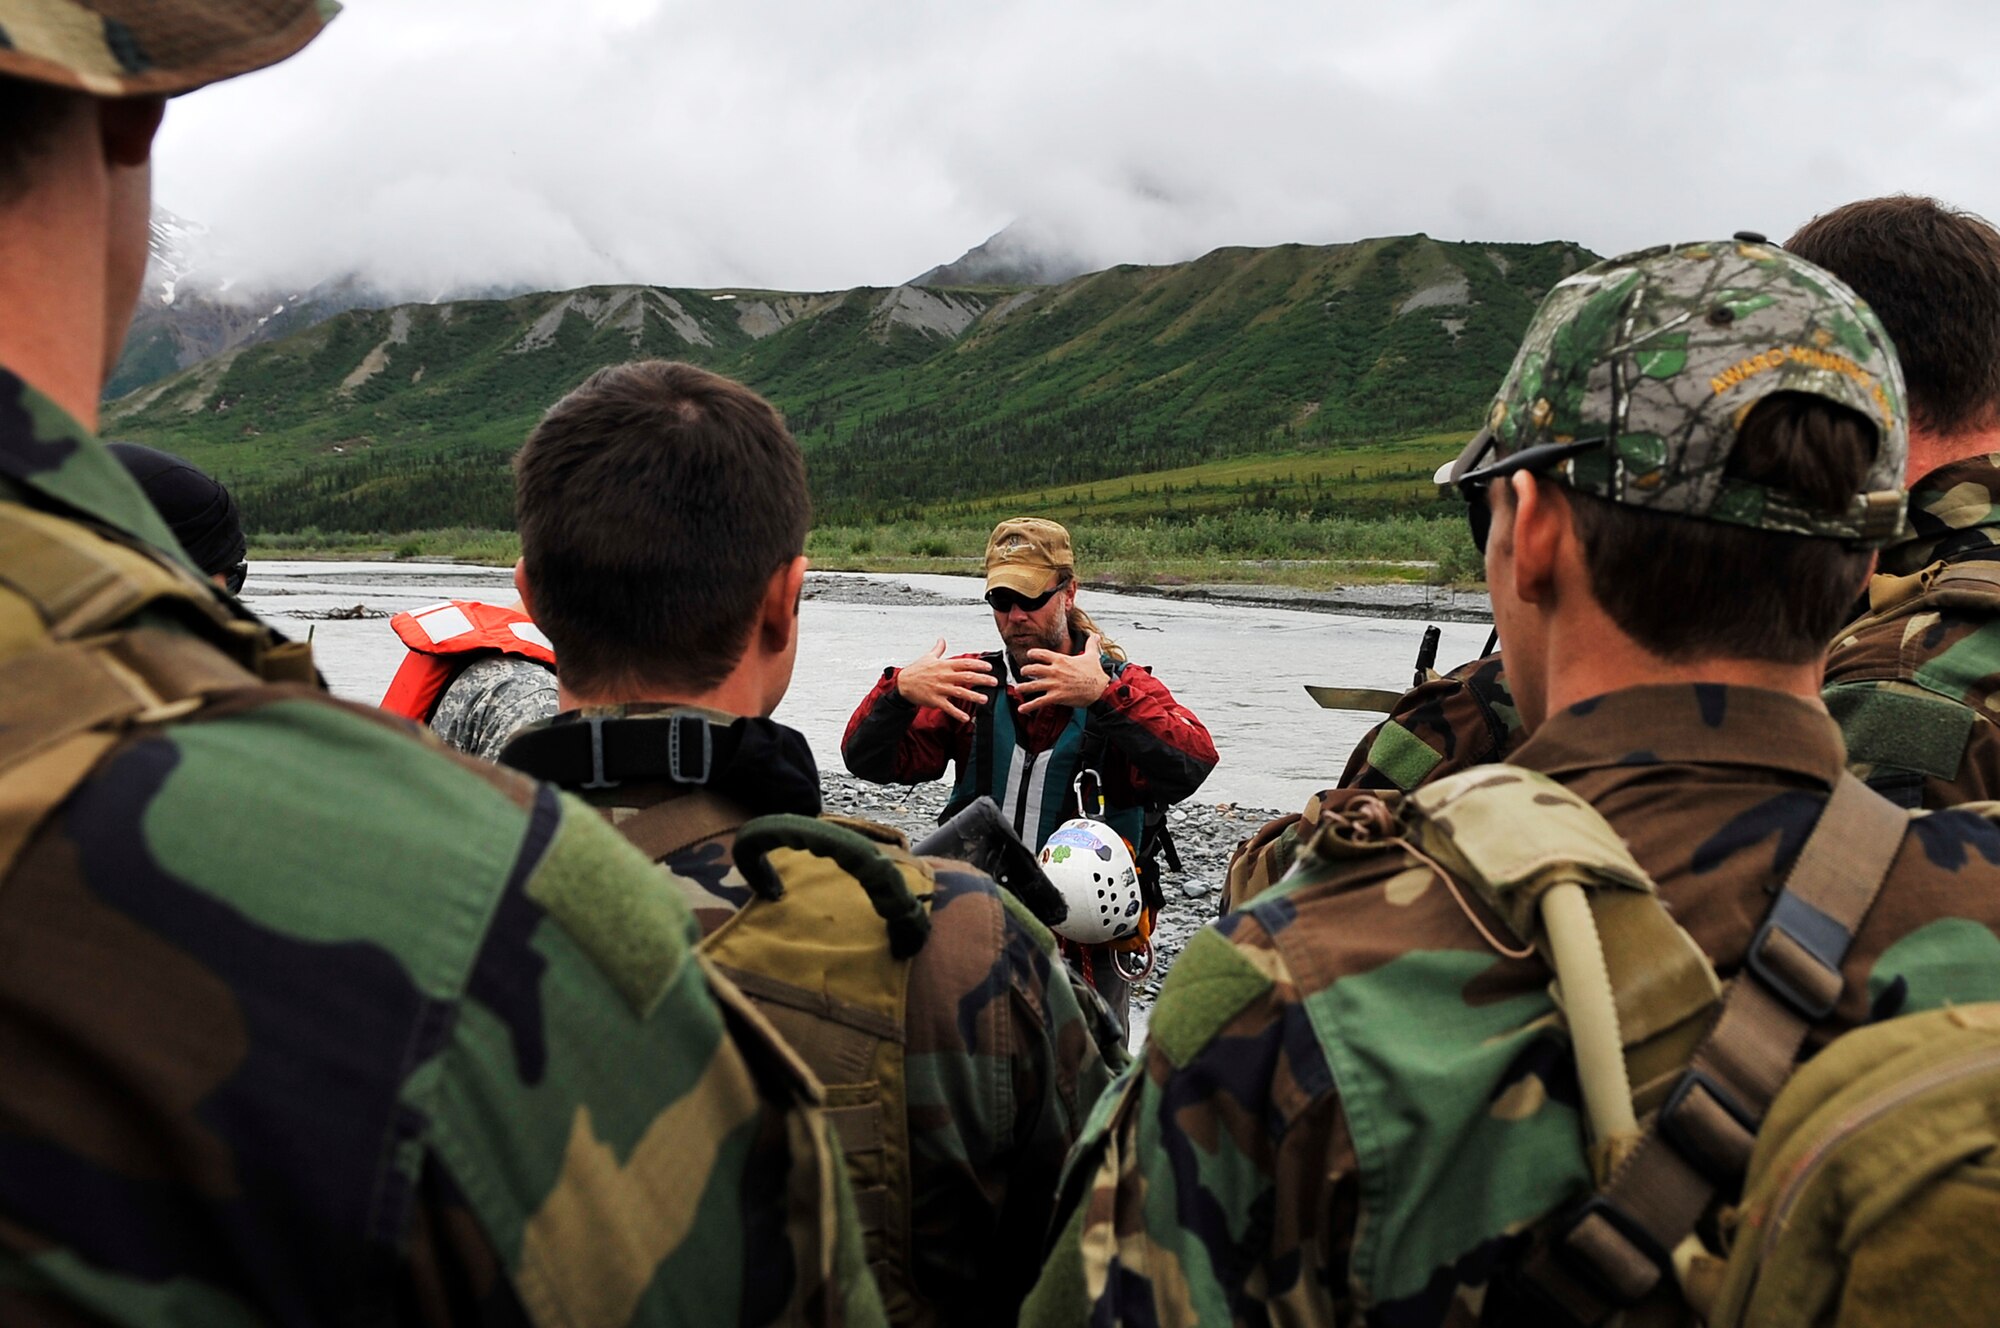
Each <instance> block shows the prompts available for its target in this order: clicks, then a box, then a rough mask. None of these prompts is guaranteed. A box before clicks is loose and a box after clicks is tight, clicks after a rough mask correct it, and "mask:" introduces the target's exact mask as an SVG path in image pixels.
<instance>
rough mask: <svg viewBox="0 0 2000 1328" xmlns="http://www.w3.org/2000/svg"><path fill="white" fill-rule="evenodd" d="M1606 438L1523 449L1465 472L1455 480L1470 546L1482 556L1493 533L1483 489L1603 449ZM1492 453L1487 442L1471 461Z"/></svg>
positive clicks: (1545, 444) (1489, 441) (1489, 509)
mask: <svg viewBox="0 0 2000 1328" xmlns="http://www.w3.org/2000/svg"><path fill="white" fill-rule="evenodd" d="M1610 441H1611V440H1610V439H1609V438H1581V439H1578V440H1577V441H1576V442H1573V443H1543V444H1542V445H1541V446H1539V447H1524V448H1522V449H1521V450H1520V451H1518V452H1516V453H1514V455H1512V456H1510V457H1502V458H1501V459H1500V460H1498V461H1496V462H1494V463H1493V464H1492V465H1490V466H1480V467H1476V468H1475V469H1472V470H1468V471H1466V472H1465V474H1463V475H1461V476H1459V477H1458V492H1459V496H1460V497H1462V498H1464V499H1465V521H1466V524H1467V525H1469V526H1471V527H1472V547H1473V548H1475V549H1477V550H1479V552H1480V553H1481V554H1482V555H1483V554H1485V552H1486V537H1487V536H1488V535H1489V534H1491V533H1492V531H1493V509H1492V508H1491V507H1489V506H1487V504H1486V486H1487V485H1489V484H1491V483H1492V482H1493V481H1494V480H1498V479H1505V478H1506V477H1507V476H1509V475H1513V474H1516V473H1518V472H1521V471H1529V472H1534V471H1540V470H1547V469H1548V468H1549V467H1550V466H1554V465H1557V464H1559V463H1561V462H1564V461H1567V460H1569V459H1570V458H1571V457H1573V456H1581V455H1582V454H1583V453H1585V452H1588V451H1590V450H1591V449H1592V448H1594V447H1602V446H1604V445H1605V444H1606V443H1608V442H1610ZM1492 450H1493V439H1492V438H1488V439H1487V440H1486V446H1485V447H1484V448H1482V449H1481V450H1480V451H1479V453H1478V455H1477V456H1474V457H1473V460H1474V461H1475V462H1477V461H1478V460H1479V459H1480V457H1483V456H1485V455H1486V454H1487V453H1488V452H1490V451H1492Z"/></svg>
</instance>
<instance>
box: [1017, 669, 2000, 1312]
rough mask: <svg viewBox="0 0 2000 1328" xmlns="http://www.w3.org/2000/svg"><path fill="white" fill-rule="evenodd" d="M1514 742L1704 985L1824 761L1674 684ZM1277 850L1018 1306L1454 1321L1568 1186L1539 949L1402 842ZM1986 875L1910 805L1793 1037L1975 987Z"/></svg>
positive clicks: (1965, 831) (1731, 944) (1572, 1175)
mask: <svg viewBox="0 0 2000 1328" xmlns="http://www.w3.org/2000/svg"><path fill="white" fill-rule="evenodd" d="M1514 759H1515V761H1516V762H1517V763H1518V764H1520V765H1522V766H1526V767H1528V768H1530V769H1535V770H1539V771H1542V772H1544V773H1546V774H1548V775H1549V776H1551V777H1552V778H1554V779H1556V780H1557V781H1558V782H1560V783H1562V784H1564V785H1565V786H1567V787H1568V788H1569V789H1571V790H1572V791H1574V792H1576V793H1577V794H1579V795H1581V796H1582V797H1583V798H1584V799H1585V800H1587V801H1588V802H1590V803H1591V804H1592V805H1593V806H1595V807H1596V808H1597V809H1598V810H1599V811H1600V812H1602V813H1603V814H1604V816H1605V817H1606V818H1607V819H1608V820H1609V821H1610V822H1611V824H1612V825H1613V826H1614V827H1615V828H1616V829H1617V830H1618V831H1619V833H1620V834H1621V835H1623V836H1624V837H1625V838H1626V839H1627V840H1628V841H1629V843H1630V845H1631V849H1632V853H1633V855H1634V857H1636V858H1637V860H1638V861H1639V863H1640V864H1642V865H1643V866H1644V867H1645V868H1646V869H1647V870H1648V871H1649V872H1650V873H1651V874H1652V876H1653V877H1654V879H1655V880H1656V881H1657V882H1658V883H1659V886H1660V893H1661V895H1662V897H1663V898H1664V899H1665V901H1666V902H1667V903H1668V905H1669V907H1670V908H1671V909H1672V912H1673V914H1674V916H1675V917H1676V919H1678V920H1679V922H1680V923H1681V924H1682V925H1683V926H1684V927H1685V928H1686V929H1687V930H1688V932H1689V933H1690V934H1691V935H1692V936H1693V937H1694V939H1695V941H1696V942H1697V943H1698V944H1699V945H1700V946H1701V947H1702V949H1703V950H1704V951H1706V953H1707V954H1708V955H1709V957H1710V958H1711V960H1712V961H1713V962H1714V964H1715V966H1716V969H1717V971H1718V973H1719V974H1720V975H1721V976H1722V977H1723V978H1724V979H1727V978H1729V977H1730V976H1731V975H1732V974H1733V973H1734V972H1735V971H1736V970H1737V969H1738V968H1739V967H1740V966H1741V962H1742V956H1743V953H1744V950H1745V947H1746V945H1747V943H1748V942H1749V940H1750V938H1751V936H1752V935H1753V933H1754V932H1755V930H1756V928H1757V926H1758V923H1759V921H1760V919H1761V917H1762V915H1763V913H1764V911H1765V908H1766V905H1767V902H1768V897H1769V896H1768V891H1769V888H1770V885H1771V883H1772V882H1773V881H1774V880H1777V879H1780V878H1781V874H1782V873H1783V872H1785V871H1787V870H1788V869H1789V867H1790V864H1791V861H1792V859H1793V857H1794V855H1796V854H1797V852H1798V850H1799V847H1800V845H1801V843H1802V842H1803V841H1804V839H1805V838H1806V836H1807V835H1808V833H1809V832H1810V831H1811V829H1812V827H1813V825H1814V824H1815V822H1816V821H1817V819H1818V816H1819V812H1820V808H1821V807H1822V805H1823V804H1824V802H1825V800H1826V798H1827V796H1828V792H1829V790H1830V788H1831V786H1832V784H1833V781H1834V780H1835V779H1836V778H1837V777H1838V775H1839V773H1840V770H1841V768H1842V764H1843V760H1844V751H1843V749H1842V746H1841V742H1840V736H1839V733H1838V731H1837V730H1836V729H1835V728H1834V726H1833V725H1832V723H1830V722H1829V721H1828V719H1827V717H1826V716H1825V715H1824V714H1823V713H1822V712H1820V711H1819V710H1818V709H1817V708H1816V707H1813V706H1811V705H1809V704H1807V703H1805V702H1803V701H1800V700H1797V699H1794V698H1791V697H1786V696H1782V695H1779V694H1776V693H1770V692H1758V691H1750V690H1746V689H1735V688H1724V687H1720V686H1690V685H1678V686H1664V687H1647V688H1635V689H1631V690H1629V691H1623V692H1617V693H1613V694H1611V695H1609V696H1605V697H1601V698H1598V699H1597V700H1594V701H1590V702H1585V703H1583V704H1581V705H1578V706H1575V707H1573V708H1571V709H1570V710H1567V711H1565V712H1563V713H1561V714H1558V715H1555V716H1552V717H1551V718H1550V719H1549V721H1548V722H1547V723H1546V724H1545V725H1544V726H1543V727H1542V728H1541V730H1540V731H1539V732H1537V733H1536V734H1535V736H1534V737H1533V738H1532V739H1531V740H1530V741H1528V742H1527V743H1526V744H1525V745H1524V746H1522V747H1521V748H1520V750H1519V751H1518V752H1517V753H1516V754H1515V757H1514ZM1348 796H1349V797H1353V798H1359V797H1365V796H1367V795H1365V794H1363V793H1360V792H1359V791H1356V792H1353V793H1350V794H1349V795H1348ZM1337 799H1338V795H1333V797H1332V798H1330V801H1329V806H1328V811H1329V812H1331V811H1335V810H1338V807H1339V802H1338V800H1337ZM1532 830H1533V827H1531V826H1530V827H1524V833H1531V832H1532ZM1301 862H1302V863H1303V864H1304V866H1303V868H1302V870H1301V871H1300V872H1299V873H1298V874H1295V875H1294V876H1293V877H1290V878H1288V879H1285V880H1283V881H1281V882H1279V883H1278V884H1277V885H1275V886H1272V887H1271V888H1269V889H1267V890H1266V891H1265V892H1264V893H1262V894H1261V895H1258V896H1257V897H1256V898H1254V899H1252V900H1251V901H1249V902H1248V903H1246V904H1244V905H1242V906H1240V907H1239V908H1237V909H1236V910H1235V911H1234V912H1232V913H1230V914H1228V915H1227V916H1225V917H1224V918H1222V919H1221V920H1220V921H1219V922H1217V923H1216V924H1215V925H1214V926H1213V927H1211V928H1210V929H1208V930H1206V931H1204V932H1201V933H1199V934H1197V935H1196V937H1195V938H1194V939H1193V941H1192V942H1190V944H1189V945H1188V947H1187V949H1186V951H1185V952H1184V953H1183V954H1182V956H1181V957H1180V959H1179V960H1178V961H1177V962H1176V963H1175V965H1174V968H1173V970H1172V972H1171V974H1170V975H1169V977H1168V979H1167V983H1166V987H1165V989H1164V990H1163V992H1162V993H1161V996H1160V1000H1159V1004H1158V1006H1157V1007H1156V1009H1155V1012H1154V1016H1153V1023H1152V1030H1151V1039H1150V1042H1149V1044H1148V1047H1147V1049H1146V1052H1145V1053H1144V1059H1143V1060H1142V1061H1141V1062H1140V1063H1139V1064H1137V1065H1135V1066H1134V1067H1133V1068H1132V1070H1130V1071H1128V1072H1127V1073H1126V1075H1125V1076H1123V1077H1122V1078H1121V1079H1120V1081H1119V1082H1118V1083H1116V1084H1114V1085H1113V1087H1112V1089H1111V1091H1110V1093H1108V1094H1107V1095H1106V1097H1105V1099H1104V1101H1103V1102H1101V1103H1100V1104H1099V1107H1098V1109H1097V1111H1096V1112H1095V1113H1093V1116H1092V1119H1091V1125H1090V1128H1089V1130H1088V1131H1087V1133H1086V1135H1085V1138H1084V1141H1083V1142H1082V1143H1081V1144H1080V1145H1079V1146H1078V1150H1077V1152H1076V1154H1075V1156H1074V1159H1073V1162H1072V1166H1071V1169H1070V1171H1069V1173H1068V1175H1067V1176H1066V1178H1065V1184H1064V1203H1065V1210H1064V1213H1063V1219H1064V1221H1065V1222H1066V1223H1067V1225H1066V1227H1065V1229H1064V1230H1063V1232H1062V1235H1061V1237H1060V1238H1059V1241H1058V1245H1057V1249H1056V1252H1055V1255H1054V1257H1053V1259H1052V1261H1051V1263H1050V1266H1049V1269H1048V1271H1047V1272H1046V1274H1045V1275H1044V1278H1043V1281H1042V1283H1041V1284H1040V1285H1039V1286H1038V1287H1037V1288H1036V1291H1035V1294H1034V1296H1033V1297H1032V1298H1031V1299H1030V1302H1029V1306H1028V1313H1027V1315H1026V1316H1025V1320H1024V1321H1025V1322H1028V1323H1033V1324H1049V1323H1083V1322H1086V1321H1087V1322H1090V1323H1093V1324H1098V1325H1108V1324H1147V1325H1153V1324H1192V1323H1197V1322H1199V1323H1203V1324H1221V1323H1232V1322H1233V1323H1239V1324H1253V1323H1254V1324H1263V1323H1269V1322H1286V1323H1311V1324H1334V1323H1354V1322H1369V1323H1378V1324H1392V1325H1403V1326H1407V1328H1431V1326H1433V1325H1454V1326H1457V1325H1469V1324H1472V1323H1475V1322H1477V1320H1478V1317H1479V1315H1480V1313H1481V1310H1482V1306H1483V1303H1484V1298H1485V1294H1486V1287H1487V1283H1488V1279H1489V1277H1490V1276H1491V1275H1492V1273H1493V1270H1494V1269H1495V1267H1496V1266H1497V1265H1499V1264H1500V1263H1501V1262H1502V1261H1504V1260H1505V1259H1506V1258H1507V1256H1508V1255H1509V1253H1510V1252H1512V1251H1514V1250H1516V1249H1518V1248H1519V1247H1520V1246H1521V1245H1522V1244H1523V1243H1524V1241H1525V1240H1526V1239H1527V1238H1528V1233H1529V1232H1530V1231H1531V1229H1532V1228H1533V1226H1534V1224H1535V1223H1536V1222H1537V1220H1538V1219H1540V1218H1542V1217H1544V1216H1545V1215H1547V1214H1549V1213H1551V1212H1552V1211H1553V1210H1555V1209H1557V1208H1558V1207H1559V1206H1561V1205H1563V1204H1564V1203H1566V1202H1567V1201H1569V1200H1571V1199H1574V1198H1577V1197H1579V1196H1581V1194H1583V1193H1584V1192H1585V1190H1586V1189H1587V1186H1588V1183H1589V1172H1588V1168H1587V1163H1586V1160H1585V1155H1584V1146H1583V1135H1582V1123H1581V1118H1580V1114H1579V1113H1580V1108H1579V1105H1578V1090H1577V1086H1576V1081H1575V1067H1574V1063H1573V1060H1572V1057H1571V1053H1570V1050H1569V1047H1568V1042H1567V1038H1566V1036H1565V1034H1564V1031H1563V1026H1562V1024H1561V1021H1560V1019H1559V1017H1558V1015H1557V1012H1556V1009H1555V1007H1554V1005H1553V1003H1552V1002H1551V999H1550V996H1549V991H1548V988H1549V983H1550V979H1551V973H1550V971H1549V970H1548V968H1547V967H1546V966H1545V965H1544V964H1543V963H1542V961H1541V960H1539V959H1538V958H1534V957H1529V958H1526V959H1518V960H1515V959H1507V958H1503V957H1502V956H1500V955H1499V954H1498V953H1496V951H1495V950H1494V949H1492V948H1491V947H1490V946H1489V945H1488V944H1487V943H1486V941H1485V940H1483V939H1482V937H1481V934H1480V931H1479V930H1477V929H1476V928H1475V926H1474V925H1473V923H1472V921H1471V920H1470V915H1469V914H1468V913H1467V912H1466V911H1465V910H1466V909H1467V908H1469V907H1474V908H1476V907H1480V906H1479V905H1477V904H1469V905H1468V904H1461V903H1460V902H1458V900H1457V899H1456V898H1455V897H1454V892H1453V891H1452V890H1449V889H1447V888H1445V887H1444V885H1443V884H1442V883H1441V881H1440V878H1439V877H1438V876H1437V875H1436V874H1435V873H1434V872H1433V871H1432V870H1431V869H1430V868H1429V867H1428V866H1426V865H1425V864H1424V863H1423V862H1421V861H1419V860H1418V859H1417V858H1415V857H1414V856H1413V855H1410V854H1409V853H1407V851H1406V850H1403V849H1401V848H1398V847H1394V846H1385V847H1382V848H1380V849H1376V850H1370V851H1355V852H1351V853H1349V854H1348V855H1347V856H1344V857H1322V856H1320V855H1318V854H1316V853H1315V854H1311V855H1308V856H1302V858H1301ZM1996 892H2000V828H1996V827H1995V826H1994V825H1993V824H1992V823H1991V822H1989V821H1987V820H1985V819H1982V818H1980V817H1978V816H1975V815H1972V814H1970V813H1966V812H1941V813H1936V814H1932V815H1928V816H1924V817H1921V818H1919V819H1916V820H1914V821H1913V822H1912V823H1911V826H1910V830H1909V833H1908V836H1907V838H1906V840H1905V842H1904V846H1903V848H1902V850H1901V852H1900V853H1899V854H1898V856H1897V857H1896V859H1895V862H1894V864H1893V865H1892V867H1891V871H1890V875H1889V878H1888V881H1887V884H1886V885H1885V887H1884V889H1883V891H1882V894H1881V896H1880V898H1879V899H1878V901H1877V902H1876V904H1875V906H1874V908H1873V911H1872V912H1871V913H1870V914H1869V915H1868V917H1867V919H1866V921H1865V923H1864V924H1863V926H1862V928H1861V930H1860V933H1859V935H1858V937H1857V939H1856V941H1855V943H1854V945H1853V948H1852V949H1851V951H1850V952H1849V953H1848V955H1847V958H1846V963H1845V969H1844V972H1845V977H1846V981H1847V986H1846V990H1845V994H1844V995H1843V996H1842V997H1841V999H1840V1002H1839V1004H1838V1006H1837V1007H1836V1009H1835V1011H1834V1013H1833V1015H1832V1016H1831V1017H1830V1018H1829V1019H1828V1020H1827V1021H1825V1022H1824V1023H1822V1024H1821V1025H1819V1026H1818V1027H1817V1028H1816V1029H1815V1031H1814V1035H1813V1038H1812V1040H1811V1042H1810V1044H1809V1045H1810V1046H1811V1047H1813V1048H1815V1049H1816V1048H1817V1047H1818V1046H1820V1045H1823V1044H1824V1042H1825V1041H1826V1040H1827V1039H1828V1038H1829V1037H1831V1036H1832V1035H1834V1034H1835V1033H1837V1032H1839V1031H1842V1030H1844V1029H1846V1028H1849V1027H1853V1026H1855V1025H1857V1024H1860V1023H1862V1022H1864V1021H1867V1020H1869V1019H1873V1018H1883V1017H1887V1016H1890V1015H1894V1014H1899V1013H1904V1012H1914V1011H1918V1010H1923V1009H1929V1008H1934V1007H1937V1006H1939V1005H1940V1004H1942V1003H1944V1002H1946V1001H1953V1002H1967V1001H1977V1000H1991V999H1994V998H1995V997H2000V935H1997V934H1996V928H2000V893H1996ZM1485 925H1486V926H1487V927H1488V928H1493V927H1495V926H1496V925H1497V924H1496V922H1494V921H1493V920H1490V919H1489V920H1488V921H1487V922H1486V923H1485Z"/></svg>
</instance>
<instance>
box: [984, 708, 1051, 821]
mask: <svg viewBox="0 0 2000 1328" xmlns="http://www.w3.org/2000/svg"><path fill="white" fill-rule="evenodd" d="M993 704H997V702H994V703H993ZM1026 763H1027V753H1026V752H1023V751H1022V750H1021V749H1020V748H1019V747H1016V748H1015V749H1014V753H1013V755H1012V756H1010V757H1008V758H1007V782H1006V783H1005V784H1003V785H1001V786H1000V814H1001V815H1002V816H1004V817H1006V818H1007V819H1008V820H1009V821H1011V822H1013V825H1014V833H1015V834H1017V835H1019V836H1020V837H1021V842H1022V843H1023V844H1026V845H1027V846H1028V847H1029V848H1031V849H1033V848H1039V847H1041V846H1040V845H1039V844H1037V843H1035V841H1034V840H1032V839H1030V838H1029V837H1028V829H1027V825H1026V822H1027V819H1028V817H1027V809H1026V808H1025V807H1023V806H1022V805H1021V783H1022V767H1023V766H1024V765H1025V764H1026Z"/></svg>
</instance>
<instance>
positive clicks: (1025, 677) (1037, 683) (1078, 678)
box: [940, 632, 1111, 715]
mask: <svg viewBox="0 0 2000 1328" xmlns="http://www.w3.org/2000/svg"><path fill="white" fill-rule="evenodd" d="M940 644H942V642H940ZM1102 644H1103V638H1102V637H1100V636H1099V635H1098V634H1097V633H1096V632H1092V633H1091V634H1090V639H1089V640H1088V641H1085V642H1084V643H1083V653H1082V654H1080V655H1059V654H1057V653H1056V652H1055V651H1053V650H1030V651H1029V652H1028V656H1027V662H1026V663H1024V664H1022V665H1021V678H1022V682H1021V695H1023V696H1027V697H1032V698H1033V699H1032V700H1030V701H1029V702H1028V703H1027V704H1026V705H1024V706H1022V707H1021V713H1022V714H1024V715H1025V714H1027V713H1028V712H1029V711H1031V710H1040V709H1041V708H1042V707H1043V706H1052V705H1059V706H1075V707H1078V708H1081V707H1083V706H1087V705H1089V704H1090V703H1091V702H1092V701H1095V700H1096V699H1097V698H1098V697H1100V696H1102V695H1104V689H1105V688H1106V687H1109V686H1110V685H1111V679H1110V677H1109V676H1107V675H1106V674H1105V672H1104V658H1103V655H1102V654H1101V653H1100V651H1101V648H1102Z"/></svg>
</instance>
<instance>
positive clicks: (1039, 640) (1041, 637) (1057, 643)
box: [1000, 619, 1069, 682]
mask: <svg viewBox="0 0 2000 1328" xmlns="http://www.w3.org/2000/svg"><path fill="white" fill-rule="evenodd" d="M1010 633H1011V634H1010ZM1000 638H1001V640H1003V641H1005V642H1006V644H1007V667H1008V668H1009V669H1011V670H1012V671H1013V674H1014V678H1015V681H1017V682H1018V681H1019V680H1020V677H1021V666H1022V665H1024V664H1026V663H1027V662H1028V652H1029V651H1030V650H1053V651H1054V652H1055V653H1056V654H1058V655H1067V654H1068V653H1069V624H1068V623H1067V622H1066V621H1063V620H1062V619H1057V620H1056V621H1055V622H1053V623H1051V624H1049V626H1048V628H1047V630H1041V629H1039V628H1037V627H1036V626H1035V624H1033V623H1028V622H1023V623H1021V624H1019V625H1018V626H1013V627H1008V628H1002V629H1001V633H1000Z"/></svg>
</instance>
